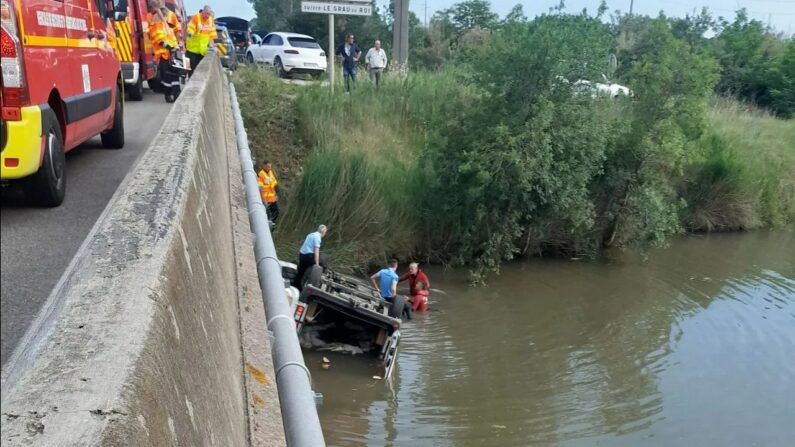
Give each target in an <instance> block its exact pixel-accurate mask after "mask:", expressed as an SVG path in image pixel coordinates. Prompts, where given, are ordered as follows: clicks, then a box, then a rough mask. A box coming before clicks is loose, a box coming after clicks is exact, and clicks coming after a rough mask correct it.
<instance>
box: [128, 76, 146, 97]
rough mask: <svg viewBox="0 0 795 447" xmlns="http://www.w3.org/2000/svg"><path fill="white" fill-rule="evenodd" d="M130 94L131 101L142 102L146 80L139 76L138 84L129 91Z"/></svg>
mask: <svg viewBox="0 0 795 447" xmlns="http://www.w3.org/2000/svg"><path fill="white" fill-rule="evenodd" d="M128 92H129V94H130V101H141V100H142V99H144V78H143V76H141V75H140V74H139V75H138V82H136V83H135V85H133V86H131V87H130V89H129V90H128Z"/></svg>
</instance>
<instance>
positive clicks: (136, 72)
mask: <svg viewBox="0 0 795 447" xmlns="http://www.w3.org/2000/svg"><path fill="white" fill-rule="evenodd" d="M129 3H130V4H129V14H128V15H127V19H126V20H118V21H116V36H117V43H116V56H117V57H118V59H119V61H121V70H122V73H123V76H124V83H125V85H126V86H127V87H126V90H127V93H128V95H129V96H128V97H129V99H130V100H132V101H140V100H142V99H143V96H144V81H146V82H147V84H148V85H149V88H151V89H152V90H154V91H156V92H160V91H161V90H162V89H161V85H160V79H159V78H158V76H157V65H156V64H155V58H154V51H153V49H152V43H151V42H150V41H149V34H148V30H149V24H148V22H147V16H148V9H147V0H130V2H129ZM166 7H167V8H168V9H170V10H171V11H173V12H174V13H175V14H176V15H177V18H178V19H179V21H180V24H181V25H182V27H183V35H180V36H177V37H178V39H179V41H180V43H181V44H182V43H183V42H184V28H185V26H186V25H187V23H186V17H185V7H184V6H183V3H182V0H167V1H166Z"/></svg>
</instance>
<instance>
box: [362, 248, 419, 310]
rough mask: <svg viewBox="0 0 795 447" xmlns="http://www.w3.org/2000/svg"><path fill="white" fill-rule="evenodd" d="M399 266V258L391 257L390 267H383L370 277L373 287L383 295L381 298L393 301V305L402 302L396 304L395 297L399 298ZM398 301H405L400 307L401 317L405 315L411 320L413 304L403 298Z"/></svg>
mask: <svg viewBox="0 0 795 447" xmlns="http://www.w3.org/2000/svg"><path fill="white" fill-rule="evenodd" d="M397 268H398V261H397V259H390V260H389V267H386V268H384V269H381V270H380V271H378V272H377V273H376V274H374V275H373V276H371V277H370V281H371V282H372V283H373V287H374V288H375V290H377V291H378V293H379V294H380V295H381V298H383V299H384V300H386V301H387V302H389V303H393V306H395V305H397V306H400V304H394V301H395V298H397V283H398V279H399V277H398V274H397ZM398 302H400V303H403V308H402V309H398V311H399V313H400V316H401V318H402V317H403V316H405V317H406V319H408V320H411V306H409V305H408V304H406V303H405V302H404V301H403V300H402V299H400V300H398Z"/></svg>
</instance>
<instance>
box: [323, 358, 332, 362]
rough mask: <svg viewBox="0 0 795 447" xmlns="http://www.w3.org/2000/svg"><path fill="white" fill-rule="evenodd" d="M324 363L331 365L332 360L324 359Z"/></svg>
mask: <svg viewBox="0 0 795 447" xmlns="http://www.w3.org/2000/svg"><path fill="white" fill-rule="evenodd" d="M323 363H331V360H329V359H328V357H323Z"/></svg>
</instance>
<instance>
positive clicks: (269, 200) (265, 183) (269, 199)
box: [257, 160, 279, 224]
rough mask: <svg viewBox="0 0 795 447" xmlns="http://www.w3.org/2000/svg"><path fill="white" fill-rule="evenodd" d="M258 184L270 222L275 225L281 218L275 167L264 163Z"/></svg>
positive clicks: (266, 162) (258, 175)
mask: <svg viewBox="0 0 795 447" xmlns="http://www.w3.org/2000/svg"><path fill="white" fill-rule="evenodd" d="M257 183H258V184H259V194H260V197H261V198H262V203H263V204H264V205H265V207H266V208H267V210H268V220H270V221H271V223H273V224H275V223H276V219H278V218H279V196H277V195H276V187H277V186H278V185H279V181H278V180H276V174H274V173H273V166H271V164H270V162H269V161H267V160H266V161H264V162H262V169H260V171H259V174H257Z"/></svg>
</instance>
